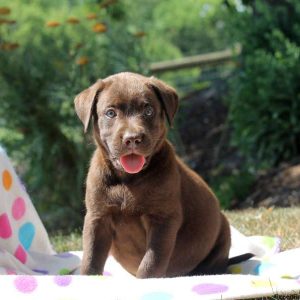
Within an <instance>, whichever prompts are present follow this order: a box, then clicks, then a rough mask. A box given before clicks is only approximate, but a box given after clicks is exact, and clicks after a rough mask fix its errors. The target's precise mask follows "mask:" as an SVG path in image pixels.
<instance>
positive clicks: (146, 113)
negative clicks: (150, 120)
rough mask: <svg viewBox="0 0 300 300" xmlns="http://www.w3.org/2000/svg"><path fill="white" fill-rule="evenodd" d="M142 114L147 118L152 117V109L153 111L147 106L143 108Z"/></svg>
mask: <svg viewBox="0 0 300 300" xmlns="http://www.w3.org/2000/svg"><path fill="white" fill-rule="evenodd" d="M144 114H145V116H147V117H151V116H153V114H154V109H153V107H152V106H150V105H147V106H146V107H145V110H144Z"/></svg>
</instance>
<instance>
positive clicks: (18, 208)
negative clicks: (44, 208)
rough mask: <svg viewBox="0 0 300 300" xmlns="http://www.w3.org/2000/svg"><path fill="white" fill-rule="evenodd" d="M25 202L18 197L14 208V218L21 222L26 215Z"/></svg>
mask: <svg viewBox="0 0 300 300" xmlns="http://www.w3.org/2000/svg"><path fill="white" fill-rule="evenodd" d="M25 210H26V207H25V201H24V199H23V198H22V197H18V198H17V199H16V200H15V201H14V203H13V206H12V216H13V217H14V219H15V220H20V219H21V218H22V217H23V216H24V214H25Z"/></svg>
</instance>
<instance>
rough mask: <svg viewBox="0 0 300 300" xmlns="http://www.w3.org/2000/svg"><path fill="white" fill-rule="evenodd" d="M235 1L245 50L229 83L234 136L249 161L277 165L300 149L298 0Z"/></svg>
mask: <svg viewBox="0 0 300 300" xmlns="http://www.w3.org/2000/svg"><path fill="white" fill-rule="evenodd" d="M244 4H245V6H244V7H243V9H242V11H238V10H237V8H234V6H231V9H232V14H233V16H234V17H233V18H232V25H233V28H234V29H233V32H234V33H235V36H236V38H237V39H239V41H240V42H241V44H242V48H243V53H242V57H241V61H240V63H241V65H240V69H239V72H238V74H237V76H236V77H235V78H234V80H233V81H232V83H231V93H230V97H229V100H228V103H229V105H230V116H229V117H230V121H231V125H232V127H233V130H234V132H233V142H234V144H235V145H237V146H238V147H239V149H240V150H241V151H242V152H243V153H244V154H245V155H246V156H247V158H248V161H250V162H253V161H256V162H258V165H259V166H262V165H276V164H278V163H279V162H281V161H282V160H287V159H291V158H293V157H294V156H297V155H299V154H300V122H299V120H300V85H299V82H300V68H299V62H300V26H299V18H300V3H299V1H297V0H289V1H271V0H269V1H244Z"/></svg>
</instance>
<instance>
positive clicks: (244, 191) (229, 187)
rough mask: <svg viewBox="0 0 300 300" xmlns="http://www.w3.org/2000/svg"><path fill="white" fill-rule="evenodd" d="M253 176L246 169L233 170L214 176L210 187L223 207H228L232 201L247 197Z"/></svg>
mask: <svg viewBox="0 0 300 300" xmlns="http://www.w3.org/2000/svg"><path fill="white" fill-rule="evenodd" d="M254 180H255V176H254V175H253V174H252V173H251V172H249V171H248V170H241V171H238V170H235V172H233V173H232V174H230V175H227V176H219V177H216V178H214V180H213V182H212V188H213V190H214V193H215V194H216V196H217V198H218V199H219V201H220V204H221V207H222V208H223V209H229V208H230V207H231V206H232V204H233V203H237V202H241V201H243V200H244V199H245V197H247V195H248V193H249V189H250V188H251V186H252V184H253V183H254Z"/></svg>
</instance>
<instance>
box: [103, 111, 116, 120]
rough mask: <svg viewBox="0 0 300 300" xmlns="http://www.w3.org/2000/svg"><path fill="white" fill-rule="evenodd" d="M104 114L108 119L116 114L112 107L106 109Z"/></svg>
mask: <svg viewBox="0 0 300 300" xmlns="http://www.w3.org/2000/svg"><path fill="white" fill-rule="evenodd" d="M105 115H106V116H107V117H108V118H110V119H113V118H114V117H116V116H117V114H116V112H115V111H114V110H113V109H109V110H107V111H106V113H105Z"/></svg>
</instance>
